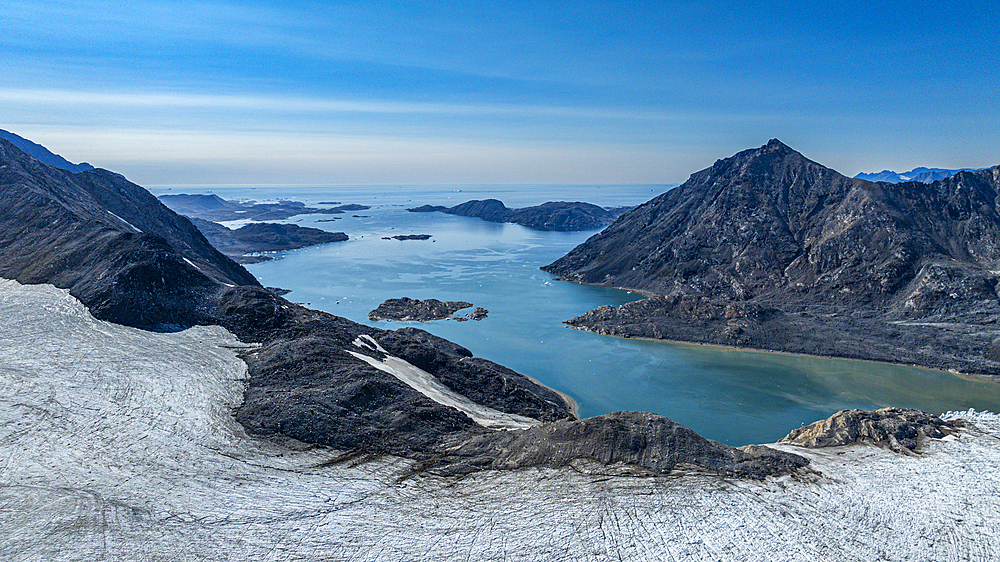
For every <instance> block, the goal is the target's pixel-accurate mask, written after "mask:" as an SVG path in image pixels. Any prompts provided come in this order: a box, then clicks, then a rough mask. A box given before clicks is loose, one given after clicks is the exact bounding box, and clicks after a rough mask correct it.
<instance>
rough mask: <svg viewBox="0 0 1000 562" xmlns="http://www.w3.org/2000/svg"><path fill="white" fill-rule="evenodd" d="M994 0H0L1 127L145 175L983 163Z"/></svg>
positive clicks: (600, 176)
mask: <svg viewBox="0 0 1000 562" xmlns="http://www.w3.org/2000/svg"><path fill="white" fill-rule="evenodd" d="M995 13H996V7H995V5H993V4H992V3H990V2H967V3H963V4H962V5H961V6H952V5H946V4H937V3H935V4H931V3H911V4H908V5H907V6H906V10H905V11H904V10H901V9H899V7H898V5H897V4H895V3H889V2H864V3H861V2H844V3H838V4H831V5H822V6H811V5H804V4H802V3H794V2H767V3H763V2H749V3H748V2H724V1H720V2H673V3H670V5H669V6H667V5H664V4H663V3H634V4H629V5H627V6H624V5H620V4H616V3H610V2H575V3H552V2H549V3H537V2H536V3H528V2H523V3H522V2H512V3H504V4H503V5H502V6H498V5H496V4H495V3H463V4H460V5H453V4H451V3H434V2H425V3H419V4H407V3H400V2H368V3H354V2H339V3H315V2H302V1H293V2H285V3H282V4H281V5H279V6H274V5H270V4H267V3H246V2H240V3H237V2H231V1H229V0H220V1H218V2H194V3H175V2H168V1H163V0H159V1H152V0H151V1H142V2H138V3H133V4H130V5H129V9H128V10H125V11H123V10H113V11H112V10H110V9H109V8H108V6H107V5H106V4H104V3H101V2H96V1H93V0H85V1H71V2H65V3H59V4H40V3H35V2H28V1H26V0H12V2H9V3H8V5H7V10H6V17H5V19H3V20H0V45H2V46H3V49H0V61H3V66H4V68H5V76H4V78H5V79H4V81H3V83H2V84H0V104H2V106H3V110H2V111H0V128H4V129H7V130H9V131H11V132H13V133H16V134H18V135H20V136H22V137H25V138H28V139H30V140H32V141H34V142H37V143H40V144H42V145H44V146H46V147H47V148H49V149H50V150H52V151H53V152H56V153H58V154H60V155H62V156H63V157H65V158H67V159H68V160H70V161H73V162H80V161H87V162H89V163H91V164H93V165H94V166H98V167H102V168H107V169H111V170H114V171H116V172H120V173H122V174H124V175H125V176H127V177H129V179H131V180H132V181H135V182H136V183H139V184H142V185H211V184H223V185H224V184H255V183H256V184H267V185H275V184H286V185H316V184H320V185H392V184H410V185H427V184H441V185H445V184H455V185H461V184H469V185H483V184H508V185H509V184H534V185H537V184H549V183H552V184H561V185H572V184H591V185H592V184H601V185H611V184H657V185H663V184H675V183H681V182H683V181H684V180H686V179H687V177H688V176H689V175H690V174H691V173H693V172H695V171H697V170H701V169H704V168H706V167H708V166H711V165H712V163H714V162H715V161H716V160H717V159H719V158H725V157H728V156H730V155H732V154H734V153H736V152H738V151H740V150H744V149H747V148H754V147H757V146H761V145H763V144H765V143H766V142H767V141H768V140H769V139H771V138H778V139H780V140H781V141H783V142H784V143H785V144H788V145H789V146H791V147H792V148H794V149H796V150H798V151H800V152H802V153H803V154H804V155H805V156H806V157H808V158H810V159H812V160H815V161H817V162H819V163H821V164H824V165H826V166H829V167H831V168H833V169H835V170H837V171H839V172H841V173H843V174H845V175H849V176H853V175H855V174H857V173H859V172H877V171H881V170H884V169H892V170H897V171H903V170H909V169H912V168H915V167H917V166H927V167H940V168H981V167H988V166H993V165H996V164H998V163H1000V150H998V146H1000V142H998V141H1000V133H998V131H1000V109H998V107H997V104H996V99H998V97H1000V96H998V94H1000V92H998V91H997V90H998V85H997V82H996V81H995V79H993V75H994V72H993V70H994V69H995V68H997V67H1000V52H998V50H997V49H996V48H995V45H996V43H997V39H998V37H997V36H998V32H997V31H996V28H995V26H991V25H988V23H984V22H989V21H990V17H989V15H990V14H995Z"/></svg>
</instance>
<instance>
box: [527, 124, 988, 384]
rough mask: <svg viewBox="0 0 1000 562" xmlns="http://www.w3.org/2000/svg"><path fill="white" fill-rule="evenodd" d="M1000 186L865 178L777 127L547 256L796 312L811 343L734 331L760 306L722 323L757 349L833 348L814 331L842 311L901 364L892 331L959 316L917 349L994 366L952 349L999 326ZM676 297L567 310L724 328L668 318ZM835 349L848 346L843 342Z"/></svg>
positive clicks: (581, 322)
mask: <svg viewBox="0 0 1000 562" xmlns="http://www.w3.org/2000/svg"><path fill="white" fill-rule="evenodd" d="M998 190H1000V170H998V169H997V168H993V169H989V170H982V171H978V172H961V173H958V174H957V175H955V176H952V177H949V178H946V179H943V180H940V181H937V182H934V183H931V184H922V183H918V182H908V183H900V184H889V183H870V182H867V181H864V180H858V179H851V178H847V177H844V176H842V175H840V174H838V173H837V172H835V171H833V170H830V169H829V168H825V167H823V166H821V165H819V164H817V163H815V162H812V161H810V160H808V159H806V158H805V157H803V156H802V155H801V154H799V153H797V152H795V151H794V150H792V149H790V148H788V147H787V146H785V145H784V144H782V143H780V142H779V141H776V140H773V141H771V142H769V143H768V144H767V145H765V146H763V147H761V148H758V149H754V150H747V151H744V152H741V153H739V154H737V155H736V156H733V157H732V158H727V159H725V160H719V161H718V162H716V163H715V165H714V166H712V167H711V168H708V169H706V170H703V171H701V172H697V173H695V174H694V175H692V176H691V179H689V180H688V181H687V182H686V183H684V184H683V185H681V186H680V187H677V188H675V189H674V190H672V191H669V192H667V193H665V194H663V195H661V196H659V197H657V198H655V199H653V200H651V201H649V202H648V203H645V204H643V205H641V206H639V207H638V208H636V209H635V210H633V211H630V212H628V213H626V214H624V215H622V216H621V217H620V218H619V219H618V220H617V221H615V223H614V224H612V225H611V226H609V227H608V228H606V229H605V230H604V231H602V232H601V233H599V234H597V235H595V236H593V237H591V238H590V239H589V240H587V241H586V242H585V243H583V244H581V245H580V246H578V247H577V248H575V249H574V250H573V251H572V252H570V253H569V254H567V255H566V256H564V257H563V258H561V259H559V260H557V261H556V262H554V263H552V264H550V265H548V266H545V267H543V268H542V269H544V270H546V271H549V272H551V273H554V274H556V275H559V276H560V277H561V278H562V279H563V280H567V281H573V282H579V283H589V284H597V285H605V286H612V287H622V288H628V289H633V290H639V291H642V292H644V293H646V294H648V295H662V296H666V297H670V298H672V297H679V296H683V295H688V296H693V297H704V298H706V299H709V300H710V301H712V302H714V303H716V304H715V306H717V307H722V308H725V307H726V306H727V305H728V304H730V303H752V304H755V305H758V306H760V307H762V308H763V309H768V310H772V313H771V314H772V315H771V318H772V319H773V318H778V317H780V316H781V315H795V316H797V317H798V318H797V320H796V322H797V323H798V324H802V325H803V328H804V330H805V331H804V332H803V333H802V334H799V335H797V336H796V337H797V338H800V339H801V338H804V339H805V340H811V341H812V343H810V344H806V345H804V347H805V349H801V347H803V346H799V348H795V349H792V348H791V347H789V345H790V344H789V343H788V340H787V338H783V337H780V338H779V337H769V336H767V335H766V334H764V333H763V332H759V333H758V334H757V337H756V339H755V340H753V338H750V339H747V338H744V339H743V340H740V336H742V335H743V333H745V332H746V331H748V330H749V331H753V327H754V322H757V320H753V319H751V320H748V321H747V322H748V323H744V322H742V321H739V322H735V323H729V322H728V321H727V324H729V325H730V326H733V327H732V329H731V330H730V334H729V335H730V336H733V337H731V338H728V339H729V340H731V341H728V342H727V343H731V344H734V345H746V346H749V347H761V348H765V349H775V350H784V351H792V350H794V351H802V352H805V353H817V352H818V351H819V349H820V348H826V347H828V343H829V342H826V341H823V340H820V339H819V338H818V337H814V336H816V334H819V333H825V332H828V330H825V329H824V328H823V324H824V323H825V322H827V319H829V318H831V317H832V318H839V317H846V318H848V319H850V320H835V321H834V322H835V323H837V324H838V326H837V327H838V328H842V329H845V330H847V332H846V333H844V334H842V335H841V337H840V338H837V339H838V340H841V341H842V342H849V341H850V340H851V339H852V338H853V337H855V336H856V337H858V338H859V339H860V340H861V341H864V342H866V344H865V346H863V347H874V348H877V347H879V346H883V347H885V346H886V344H888V347H886V348H885V349H883V350H881V351H878V353H874V352H873V354H870V355H864V356H863V357H862V358H870V359H877V360H883V361H894V362H895V361H900V360H902V359H901V358H902V357H911V356H913V353H912V351H908V350H907V349H906V348H905V347H903V346H900V345H894V344H892V342H891V339H892V336H891V334H895V333H902V334H903V336H902V338H903V339H904V340H909V341H912V340H914V339H916V338H917V337H918V335H919V336H920V337H924V336H926V335H927V330H925V329H924V328H926V327H927V326H926V324H927V323H928V322H938V323H940V322H949V323H953V324H957V325H958V327H957V329H956V330H952V331H949V332H947V333H946V332H944V331H942V330H937V331H936V332H937V335H934V336H931V340H930V342H929V345H930V349H926V350H923V351H926V353H923V354H922V355H923V356H925V357H928V358H931V359H930V360H929V361H925V360H924V359H921V360H919V361H917V362H918V363H920V364H922V365H927V366H935V367H940V366H945V367H948V368H959V367H960V368H962V369H963V370H968V371H969V372H976V373H980V374H991V373H998V372H1000V370H998V369H1000V364H997V363H996V361H993V360H990V359H989V358H986V357H984V355H983V353H982V352H979V353H976V354H974V356H973V357H970V358H968V359H963V358H962V357H961V356H960V355H957V353H958V352H964V350H966V349H969V348H976V347H981V348H982V349H985V348H986V347H988V346H989V345H990V343H991V342H992V340H993V338H994V337H996V336H998V335H1000V333H993V332H994V330H992V329H989V328H987V329H985V330H984V329H983V328H984V327H988V326H990V325H992V324H993V323H995V322H996V321H997V320H998V319H1000V298H998V293H997V282H998V274H997V273H994V271H996V270H998V269H1000V267H998V263H1000V214H998V212H997V206H996V201H997V198H998V195H1000V192H998ZM673 307H674V305H673V304H671V303H669V302H665V301H657V302H652V303H647V304H644V305H643V304H637V303H630V304H628V305H625V307H624V309H623V310H622V311H620V312H618V313H615V312H612V311H608V310H602V311H600V312H598V311H595V312H594V313H593V314H588V315H584V317H581V318H579V319H574V320H573V321H571V323H573V325H575V326H578V327H583V328H587V329H594V330H595V331H603V332H605V333H618V334H619V335H633V336H639V337H648V336H647V334H650V333H657V334H662V335H656V336H653V337H666V338H669V339H684V340H687V341H717V340H715V339H714V337H713V336H712V335H711V334H712V333H714V331H715V330H716V328H717V327H716V326H714V325H711V323H709V325H707V326H706V329H705V331H703V333H702V334H700V335H698V334H690V333H685V334H684V335H682V336H680V337H678V336H672V335H670V334H673V333H675V332H678V331H680V332H686V330H678V324H677V322H675V321H674V320H669V318H675V319H676V318H678V317H679V315H677V314H663V313H662V312H663V311H665V310H667V309H672V308H673ZM643 311H647V312H650V313H651V316H647V317H646V319H645V320H646V322H645V324H646V326H645V327H643V328H642V329H641V330H639V331H633V330H628V329H624V327H623V326H624V324H631V325H639V324H641V323H642V322H639V321H638V318H640V317H641V316H642V314H643ZM653 315H655V316H658V317H660V318H666V319H668V320H667V321H665V322H662V323H661V322H659V321H656V320H654V318H653ZM810 318H811V319H812V321H808V319H810ZM654 324H656V325H658V326H657V327H655V328H654V327H653V326H652V325H654ZM741 330H742V331H741ZM931 331H934V330H931ZM956 331H957V332H959V333H961V334H964V335H960V336H957V337H956V333H955V332H956ZM793 339H795V338H793ZM751 340H753V341H751ZM869 343H871V344H873V345H871V346H869V345H868V344H869ZM846 345H849V344H846ZM956 346H957V347H956ZM810 347H813V348H815V349H810ZM918 347H920V348H925V347H927V346H926V345H924V346H918ZM823 354H827V353H826V351H824V352H823ZM829 354H830V355H835V356H853V353H851V352H849V350H847V349H846V348H845V349H842V350H833V352H832V353H829ZM956 357H957V359H956V360H954V361H953V360H952V358H956ZM934 358H936V359H934Z"/></svg>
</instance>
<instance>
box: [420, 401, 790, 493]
mask: <svg viewBox="0 0 1000 562" xmlns="http://www.w3.org/2000/svg"><path fill="white" fill-rule="evenodd" d="M453 451H454V453H453V454H454V456H453V457H450V458H449V457H444V458H441V459H437V462H439V463H441V465H442V467H443V468H444V469H445V470H446V471H451V472H458V473H461V472H469V471H471V470H474V469H482V468H490V469H513V468H521V467H528V466H550V467H561V466H567V465H569V464H570V463H571V462H572V461H574V460H576V459H592V460H596V461H598V462H601V463H603V464H605V465H614V464H617V463H625V464H630V465H633V466H638V467H642V468H645V469H647V470H649V471H650V472H652V473H657V474H669V473H670V472H671V471H673V470H675V469H679V468H685V469H690V468H691V467H692V466H693V467H697V468H698V469H701V470H707V471H711V472H714V473H717V474H722V475H726V476H735V477H739V478H753V479H762V478H764V477H766V476H773V475H778V474H788V473H790V472H793V471H795V470H796V469H799V468H802V467H804V466H806V465H807V464H808V461H807V460H806V459H804V458H802V457H800V456H798V455H793V454H789V453H782V452H779V451H776V450H774V449H769V448H767V447H760V446H748V447H743V448H740V449H736V448H733V447H730V446H728V445H723V444H721V443H718V442H716V441H711V440H709V439H705V438H704V437H701V436H700V435H698V434H697V433H695V432H693V431H691V430H690V429H688V428H686V427H684V426H682V425H680V424H678V423H676V422H674V421H673V420H670V419H668V418H665V417H663V416H657V415H655V414H648V413H643V412H615V413H612V414H605V415H603V416H598V417H594V418H588V419H585V420H580V421H558V422H555V423H549V424H543V425H539V426H535V427H532V428H530V429H526V430H523V431H506V432H500V433H499V434H492V435H483V436H478V437H476V438H473V439H471V440H468V441H466V442H464V443H461V444H459V445H456V448H455V449H454V450H453Z"/></svg>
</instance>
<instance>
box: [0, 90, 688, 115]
mask: <svg viewBox="0 0 1000 562" xmlns="http://www.w3.org/2000/svg"><path fill="white" fill-rule="evenodd" d="M0 102H4V103H19V104H34V105H54V106H61V107H65V106H72V107H77V108H82V107H104V108H123V107H132V108H158V109H219V110H226V109H242V110H259V111H270V112H321V113H373V114H390V115H392V114H426V115H479V116H481V115H514V116H536V117H537V116H560V117H579V118H589V119H634V120H651V121H671V120H677V119H690V118H691V114H690V113H689V112H666V111H663V110H658V109H643V108H640V109H632V108H624V109H622V108H604V107H573V106H556V105H513V104H458V103H436V102H406V101H395V100H385V101H379V100H350V99H323V98H314V97H301V96H280V95H276V96H251V95H226V94H196V93H174V92H153V93H134V92H117V93H115V92H103V91H73V90H56V89H2V88H0ZM703 117H707V116H703Z"/></svg>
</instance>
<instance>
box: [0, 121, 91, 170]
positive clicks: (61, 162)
mask: <svg viewBox="0 0 1000 562" xmlns="http://www.w3.org/2000/svg"><path fill="white" fill-rule="evenodd" d="M0 139H4V140H6V141H8V142H10V143H11V144H13V145H14V146H16V147H18V148H20V149H21V150H23V151H24V152H25V153H26V154H28V155H30V156H31V157H32V158H34V159H35V160H38V161H39V162H43V163H45V164H48V165H49V166H52V167H54V168H59V169H60V170H66V171H67V172H74V173H76V172H84V171H87V170H93V169H94V167H93V166H91V165H90V164H88V163H86V162H80V163H79V164H74V163H72V162H70V161H69V160H66V159H65V158H63V157H62V156H59V155H58V154H54V153H52V152H51V151H50V150H49V149H47V148H45V147H44V146H42V145H40V144H38V143H34V142H31V141H30V140H28V139H26V138H24V137H21V136H18V135H15V134H14V133H12V132H10V131H5V130H3V129H0Z"/></svg>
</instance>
